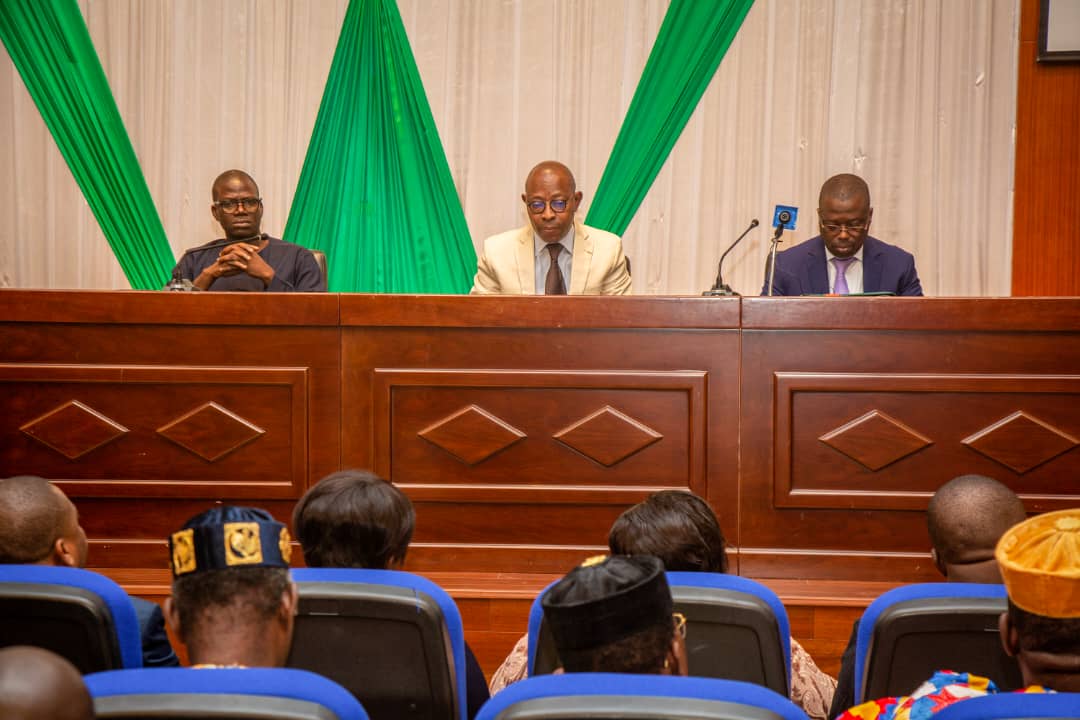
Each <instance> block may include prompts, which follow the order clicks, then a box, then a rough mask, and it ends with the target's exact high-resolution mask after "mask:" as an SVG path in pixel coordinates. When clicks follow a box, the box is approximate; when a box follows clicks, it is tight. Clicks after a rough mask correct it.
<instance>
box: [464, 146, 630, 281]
mask: <svg viewBox="0 0 1080 720" xmlns="http://www.w3.org/2000/svg"><path fill="white" fill-rule="evenodd" d="M521 201H522V202H523V203H525V208H526V209H527V210H528V213H529V222H530V225H526V226H525V227H523V228H519V229H517V230H511V231H509V232H504V233H501V234H499V235H493V236H491V237H489V238H487V239H485V240H484V245H483V247H482V248H481V250H480V257H479V259H478V263H477V269H476V279H475V280H474V281H473V287H472V293H473V294H474V295H492V294H502V295H534V294H535V295H567V294H569V295H626V294H628V293H629V292H630V272H629V269H628V267H627V265H628V263H627V261H626V257H625V256H623V252H622V241H621V240H620V239H619V236H618V235H613V234H611V233H609V232H605V231H603V230H597V229H596V228H591V227H589V226H587V225H584V224H582V223H581V222H575V221H574V213H575V212H577V209H578V205H580V204H581V192H579V191H578V190H577V184H576V183H575V182H574V176H573V174H572V173H571V172H570V170H569V168H567V167H566V166H565V165H563V164H562V163H559V162H555V161H552V160H548V161H545V162H542V163H540V164H539V165H537V166H536V167H534V168H533V169H532V170H531V171H530V172H529V176H528V177H527V178H526V179H525V192H524V194H522V196H521Z"/></svg>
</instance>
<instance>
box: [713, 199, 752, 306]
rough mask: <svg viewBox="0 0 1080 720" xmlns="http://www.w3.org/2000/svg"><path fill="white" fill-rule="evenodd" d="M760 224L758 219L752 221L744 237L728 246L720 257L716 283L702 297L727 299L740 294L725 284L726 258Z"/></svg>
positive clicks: (743, 234)
mask: <svg viewBox="0 0 1080 720" xmlns="http://www.w3.org/2000/svg"><path fill="white" fill-rule="evenodd" d="M759 224H760V223H758V219H757V218H754V219H753V220H751V221H750V225H749V226H747V228H746V229H745V230H743V231H742V235H739V237H737V238H735V242H733V243H731V245H730V246H728V249H727V250H725V251H724V254H723V255H721V256H720V262H719V263H718V264H717V266H716V282H715V283H714V284H713V286H712V287H711V288H709V289H708V290H706V291H705V292H703V293H701V294H702V295H704V296H705V297H725V296H731V295H738V294H739V293H737V292H735V291H734V290H732V289H731V286H730V285H726V284H725V283H724V258H726V257H727V256H728V253H729V252H731V251H732V250H734V249H735V246H736V245H738V244H739V241H741V240H742V239H743V238H744V237H746V234H747V233H749V232H750V231H751V230H753V229H754V228H756V227H757V226H758V225H759Z"/></svg>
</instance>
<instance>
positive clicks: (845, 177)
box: [818, 173, 870, 208]
mask: <svg viewBox="0 0 1080 720" xmlns="http://www.w3.org/2000/svg"><path fill="white" fill-rule="evenodd" d="M854 197H863V198H866V204H867V206H869V205H870V186H869V185H867V184H866V181H865V180H863V179H862V178H861V177H859V176H858V175H853V174H851V173H840V174H839V175H833V176H832V177H831V178H829V179H828V180H826V181H825V182H824V183H823V184H822V186H821V192H820V193H818V207H819V208H820V207H822V206H823V205H824V204H825V200H826V198H836V199H838V200H848V199H849V198H854Z"/></svg>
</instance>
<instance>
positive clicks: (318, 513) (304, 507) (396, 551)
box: [293, 470, 416, 569]
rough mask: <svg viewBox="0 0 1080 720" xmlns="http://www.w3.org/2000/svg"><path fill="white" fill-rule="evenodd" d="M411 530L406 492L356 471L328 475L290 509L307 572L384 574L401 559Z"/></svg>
mask: <svg viewBox="0 0 1080 720" xmlns="http://www.w3.org/2000/svg"><path fill="white" fill-rule="evenodd" d="M415 527H416V511H415V510H414V509H413V505H412V502H410V500H409V498H408V497H407V496H406V495H405V493H403V492H401V490H399V489H398V488H396V487H394V485H393V484H392V483H390V482H387V481H386V480H383V479H382V478H381V477H379V476H378V475H375V474H374V473H370V472H365V471H361V470H346V471H344V472H338V473H334V474H332V475H328V476H327V477H325V478H323V479H322V480H320V481H319V482H318V483H317V484H316V485H315V486H314V487H312V488H311V489H310V490H308V491H307V492H306V493H305V494H304V496H303V497H302V498H300V501H299V502H298V503H297V504H296V507H295V508H294V509H293V529H294V530H295V531H296V538H297V540H299V541H300V547H301V548H302V550H303V552H304V562H306V563H307V564H308V565H309V566H310V567H344V568H373V569H385V568H387V567H389V566H390V565H391V564H392V563H396V562H401V561H403V560H404V559H405V553H406V551H407V550H408V547H409V541H410V540H412V535H413V530H414V528H415Z"/></svg>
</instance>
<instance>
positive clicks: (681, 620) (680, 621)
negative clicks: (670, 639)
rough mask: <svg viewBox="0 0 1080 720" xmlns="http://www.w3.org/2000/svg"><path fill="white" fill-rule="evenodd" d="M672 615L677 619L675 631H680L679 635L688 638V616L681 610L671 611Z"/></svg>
mask: <svg viewBox="0 0 1080 720" xmlns="http://www.w3.org/2000/svg"><path fill="white" fill-rule="evenodd" d="M671 617H672V618H674V619H675V632H677V633H679V637H681V638H682V639H683V640H685V639H686V616H685V615H683V614H682V613H680V612H677V613H671Z"/></svg>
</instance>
